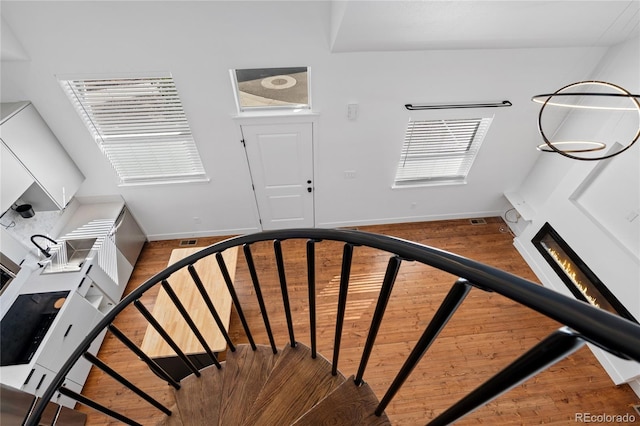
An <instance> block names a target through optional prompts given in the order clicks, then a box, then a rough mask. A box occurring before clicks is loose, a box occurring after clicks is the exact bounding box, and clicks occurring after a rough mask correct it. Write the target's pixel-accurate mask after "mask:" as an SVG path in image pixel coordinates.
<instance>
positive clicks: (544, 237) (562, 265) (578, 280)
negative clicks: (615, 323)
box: [531, 223, 638, 323]
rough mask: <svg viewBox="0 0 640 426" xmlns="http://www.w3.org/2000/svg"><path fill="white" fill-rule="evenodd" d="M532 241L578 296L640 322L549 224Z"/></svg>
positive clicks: (580, 298)
mask: <svg viewBox="0 0 640 426" xmlns="http://www.w3.org/2000/svg"><path fill="white" fill-rule="evenodd" d="M531 242H532V243H533V245H534V246H535V247H536V249H538V251H539V252H540V254H542V256H543V257H544V258H545V260H546V261H547V262H548V263H549V265H551V267H552V268H553V270H554V271H555V272H556V273H557V274H558V276H559V277H560V279H562V282H563V283H564V284H565V285H566V286H567V288H568V289H569V290H570V291H571V293H572V294H573V295H574V296H575V297H576V298H577V299H579V300H582V301H584V302H588V303H591V304H592V305H594V306H597V307H599V308H601V309H604V310H606V311H609V312H611V313H614V314H616V315H619V316H621V317H624V318H626V319H628V320H631V321H633V322H636V323H637V322H638V321H637V320H636V319H635V318H634V317H633V315H631V313H629V311H628V310H627V309H626V308H625V307H624V306H623V305H622V303H620V301H619V300H618V299H617V298H616V297H615V296H614V295H613V294H612V293H611V291H609V289H608V288H607V286H606V285H605V284H604V283H603V282H602V281H600V279H598V277H597V276H596V275H595V274H594V273H593V271H591V269H589V267H588V266H587V265H586V264H585V263H584V262H583V261H582V259H580V257H579V256H578V255H577V254H576V252H574V251H573V250H572V249H571V247H569V244H567V243H566V242H565V241H564V240H563V239H562V237H560V235H559V234H558V233H557V232H556V231H555V229H553V228H552V227H551V225H549V223H545V224H544V226H542V228H541V229H540V231H538V233H537V234H536V235H535V236H534V237H533V239H532V240H531Z"/></svg>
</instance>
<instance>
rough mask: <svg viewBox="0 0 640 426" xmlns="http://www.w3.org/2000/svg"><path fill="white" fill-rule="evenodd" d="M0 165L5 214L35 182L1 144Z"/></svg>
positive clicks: (1, 207) (0, 196) (0, 200)
mask: <svg viewBox="0 0 640 426" xmlns="http://www.w3.org/2000/svg"><path fill="white" fill-rule="evenodd" d="M0 163H1V164H0V170H1V171H2V172H1V173H2V176H1V177H0V212H4V211H7V209H8V208H9V207H11V205H12V204H13V203H15V202H16V200H17V199H18V198H20V196H21V195H22V194H23V193H24V192H25V191H26V190H27V189H29V187H30V186H31V184H33V182H35V181H34V180H33V177H32V176H31V175H30V174H29V172H28V171H27V169H25V168H24V166H23V165H22V164H21V163H20V161H18V159H17V158H16V157H14V155H13V153H12V152H11V151H10V150H9V148H7V146H6V145H5V144H4V143H0Z"/></svg>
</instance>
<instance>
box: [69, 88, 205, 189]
mask: <svg viewBox="0 0 640 426" xmlns="http://www.w3.org/2000/svg"><path fill="white" fill-rule="evenodd" d="M61 84H62V86H63V87H64V89H65V91H66V92H67V95H68V96H69V99H70V100H71V102H72V103H73V105H74V106H75V108H76V110H77V111H78V113H79V114H80V116H81V117H82V119H83V121H84V122H85V124H86V126H87V128H88V129H89V132H90V133H91V135H92V136H93V138H94V140H95V141H96V143H97V144H98V146H100V149H101V150H102V152H103V153H104V155H105V156H106V157H107V158H108V159H109V161H110V162H111V165H112V166H113V168H114V169H115V170H116V172H117V174H118V176H119V177H120V181H121V183H123V184H131V183H135V184H140V183H164V182H176V181H198V180H206V175H205V171H204V167H203V166H202V161H201V159H200V155H199V153H198V149H197V147H196V145H195V142H194V140H193V137H192V135H191V129H190V127H189V123H188V122H187V118H186V115H185V113H184V110H183V108H182V103H181V102H180V97H179V95H178V91H177V88H176V86H175V82H174V81H173V78H172V77H171V76H170V75H165V76H160V77H148V78H147V77H144V78H113V79H100V80H97V79H94V80H62V81H61Z"/></svg>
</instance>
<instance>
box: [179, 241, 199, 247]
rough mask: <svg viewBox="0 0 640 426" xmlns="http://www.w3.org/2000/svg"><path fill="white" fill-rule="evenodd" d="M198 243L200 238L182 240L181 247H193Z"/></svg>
mask: <svg viewBox="0 0 640 426" xmlns="http://www.w3.org/2000/svg"><path fill="white" fill-rule="evenodd" d="M196 244H198V240H180V247H191V246H195V245H196Z"/></svg>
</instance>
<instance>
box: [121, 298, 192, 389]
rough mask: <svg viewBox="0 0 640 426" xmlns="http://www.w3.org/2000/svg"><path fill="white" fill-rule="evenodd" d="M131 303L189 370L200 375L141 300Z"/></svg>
mask: <svg viewBox="0 0 640 426" xmlns="http://www.w3.org/2000/svg"><path fill="white" fill-rule="evenodd" d="M133 304H134V305H135V307H136V308H137V309H138V311H140V313H141V314H142V316H143V317H144V318H145V319H146V320H147V321H148V322H149V324H151V326H152V327H153V328H155V330H156V331H157V332H158V334H160V336H162V338H163V339H164V341H165V342H167V344H168V345H169V346H171V349H173V351H174V352H175V353H176V355H178V358H180V359H181V360H182V362H183V363H184V364H185V365H186V366H187V367H188V368H189V370H191V372H192V373H193V374H195V375H196V376H197V377H200V371H198V368H197V367H196V366H195V365H193V362H191V360H190V359H189V358H188V357H187V356H186V355H185V354H184V352H182V349H180V347H179V346H178V345H177V344H176V342H174V341H173V339H172V338H171V336H169V333H167V332H166V331H165V329H164V328H162V326H161V325H160V324H159V323H158V321H157V320H156V319H155V318H154V317H153V315H151V312H149V311H148V310H147V308H145V307H144V305H143V304H142V302H140V299H138V300H136V301H134V302H133Z"/></svg>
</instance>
